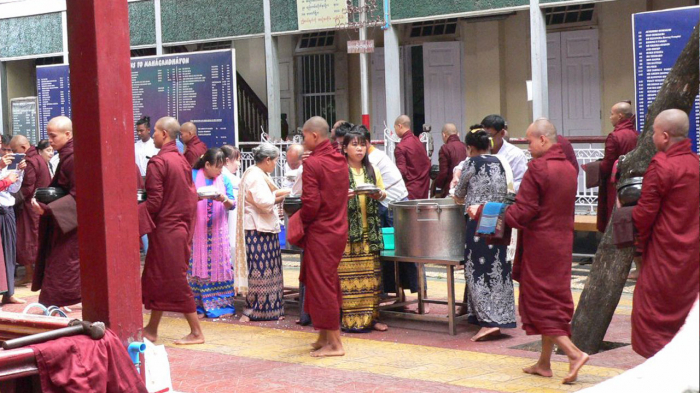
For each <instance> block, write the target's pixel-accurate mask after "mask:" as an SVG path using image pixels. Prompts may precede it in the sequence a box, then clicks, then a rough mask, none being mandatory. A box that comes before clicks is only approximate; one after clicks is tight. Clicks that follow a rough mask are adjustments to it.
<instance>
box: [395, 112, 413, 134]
mask: <svg viewBox="0 0 700 393" xmlns="http://www.w3.org/2000/svg"><path fill="white" fill-rule="evenodd" d="M394 131H395V132H396V135H398V136H399V137H403V136H404V135H406V134H407V133H408V132H409V131H411V118H410V117H408V116H406V115H401V116H399V117H397V118H396V121H394Z"/></svg>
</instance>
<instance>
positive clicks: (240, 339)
mask: <svg viewBox="0 0 700 393" xmlns="http://www.w3.org/2000/svg"><path fill="white" fill-rule="evenodd" d="M575 272H576V269H575ZM460 274H461V273H460ZM575 274H576V273H575ZM297 275H298V271H295V270H294V269H293V268H287V269H286V271H285V284H286V285H291V286H294V285H296V276H297ZM572 281H573V280H572ZM572 284H573V283H572ZM572 286H573V287H574V288H575V287H576V286H575V285H572ZM463 288H464V287H463V283H461V282H460V283H458V284H457V286H456V288H455V291H456V293H457V294H460V293H462V291H463ZM428 292H429V294H430V296H431V297H435V298H441V297H445V296H446V285H445V281H444V280H442V279H439V278H432V279H429V282H428ZM573 294H574V299H575V301H578V297H579V295H580V291H579V290H577V289H574V290H573ZM17 295H18V296H19V297H22V298H24V299H26V300H28V301H34V300H36V294H35V293H31V292H29V291H28V290H27V289H25V288H19V289H18V291H17ZM22 308H23V307H21V306H15V305H8V306H4V307H3V309H4V310H5V311H17V312H21V310H22ZM630 310H631V296H630V295H629V294H627V293H625V294H623V298H622V300H621V302H620V305H619V306H618V309H617V310H616V315H615V317H614V318H613V322H612V324H611V326H610V328H609V330H608V334H607V336H606V340H607V341H614V342H622V343H629V337H630V322H629V314H630ZM239 311H240V310H239ZM441 311H442V312H444V308H441V307H439V306H435V305H433V308H432V310H431V314H439V313H440V312H441ZM297 313H298V311H297V309H296V307H295V306H293V305H289V306H288V307H287V314H288V317H287V319H286V320H284V321H280V322H265V323H249V324H242V323H240V322H239V321H238V319H237V318H232V319H220V320H214V321H204V322H203V328H204V332H205V335H206V339H207V342H206V344H203V345H196V346H190V347H176V346H174V345H172V344H171V343H172V341H173V340H174V339H176V338H179V337H180V336H182V335H184V334H185V333H186V331H187V325H186V322H185V321H184V320H183V319H182V318H180V317H177V316H170V317H166V318H164V320H163V324H162V325H161V326H162V327H161V331H160V337H159V340H158V343H162V344H165V345H166V347H167V351H168V355H169V357H170V366H171V371H172V380H173V387H174V388H175V389H176V390H177V391H181V392H239V391H240V392H258V391H265V392H296V391H299V392H336V391H337V392H573V391H577V390H580V389H583V388H585V387H588V386H592V385H594V384H596V383H598V382H600V381H603V380H605V379H607V378H610V377H612V376H614V375H617V374H619V373H621V372H622V371H624V369H627V368H630V367H633V366H635V365H637V364H639V363H641V362H642V361H643V359H642V358H641V357H639V356H638V355H636V354H634V352H632V350H631V348H630V347H629V346H624V347H621V348H617V349H614V350H611V351H607V352H603V353H599V354H596V355H593V356H592V357H591V361H590V362H589V365H587V366H586V367H584V369H583V371H582V373H581V374H580V378H579V382H578V383H576V384H574V385H562V384H560V380H561V378H562V377H563V376H564V375H565V374H566V370H567V368H568V365H567V363H566V358H565V357H564V356H561V355H554V360H555V363H554V366H553V368H554V373H555V376H554V378H541V377H535V376H530V375H526V374H524V373H523V372H522V371H521V369H522V367H523V366H526V365H530V364H532V363H533V362H534V359H536V358H537V353H536V352H531V351H526V350H522V349H515V348H514V347H516V346H520V345H523V344H530V343H533V342H536V341H537V339H536V338H535V337H532V336H530V337H528V336H526V335H524V333H523V332H522V330H521V329H510V330H506V331H504V332H505V333H506V334H505V335H504V337H503V338H502V339H499V340H493V341H489V342H485V343H473V342H471V341H470V340H469V337H471V335H472V334H474V332H475V331H476V327H474V326H470V325H467V324H464V325H460V326H459V327H458V332H459V334H458V335H457V336H450V335H449V334H447V325H446V324H440V323H426V322H409V321H403V320H398V319H388V320H384V322H387V323H388V324H389V326H390V330H389V331H388V332H372V333H368V334H353V335H348V334H345V335H343V342H344V345H345V349H346V352H347V355H346V356H344V357H341V358H327V359H316V358H312V357H310V356H309V349H310V347H309V344H310V343H311V342H312V341H314V339H315V333H314V332H313V330H312V329H311V328H310V327H300V326H298V325H296V324H295V323H294V319H295V317H296V315H297ZM74 314H75V315H77V316H79V315H80V314H79V311H76V312H74ZM239 314H240V313H239ZM147 320H148V315H147V314H146V315H144V321H147Z"/></svg>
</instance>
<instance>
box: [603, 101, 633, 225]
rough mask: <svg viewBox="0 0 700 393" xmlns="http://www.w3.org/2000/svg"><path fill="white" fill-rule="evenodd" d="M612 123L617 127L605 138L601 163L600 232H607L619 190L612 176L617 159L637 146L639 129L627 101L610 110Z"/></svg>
mask: <svg viewBox="0 0 700 393" xmlns="http://www.w3.org/2000/svg"><path fill="white" fill-rule="evenodd" d="M610 123H611V124H612V125H613V127H615V129H614V130H613V132H611V133H610V135H608V137H607V138H606V139H605V155H604V156H603V161H602V162H601V163H600V186H599V187H598V217H597V222H596V226H597V228H598V231H599V232H605V228H606V227H607V226H608V222H609V221H610V217H611V216H612V211H613V207H614V206H615V197H616V195H617V190H616V189H615V183H617V180H616V179H614V178H613V177H612V171H613V166H614V165H615V161H617V159H618V158H620V156H621V155H624V154H627V153H629V152H630V151H632V149H634V148H635V147H637V137H638V135H639V134H638V133H637V130H635V128H634V113H633V112H632V106H631V105H630V104H629V103H627V102H618V103H617V104H615V105H613V107H612V109H611V110H610Z"/></svg>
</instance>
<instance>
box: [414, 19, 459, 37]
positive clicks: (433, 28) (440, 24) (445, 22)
mask: <svg viewBox="0 0 700 393" xmlns="http://www.w3.org/2000/svg"><path fill="white" fill-rule="evenodd" d="M456 32H457V18H452V19H442V20H431V21H425V22H416V23H414V24H412V25H411V35H410V36H411V37H433V36H438V35H452V34H455V33H456Z"/></svg>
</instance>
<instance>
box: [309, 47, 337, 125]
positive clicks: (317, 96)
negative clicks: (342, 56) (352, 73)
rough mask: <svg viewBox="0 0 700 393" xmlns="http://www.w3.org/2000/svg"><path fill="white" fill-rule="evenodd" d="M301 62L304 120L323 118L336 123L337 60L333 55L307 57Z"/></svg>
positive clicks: (330, 122)
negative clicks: (315, 117)
mask: <svg viewBox="0 0 700 393" xmlns="http://www.w3.org/2000/svg"><path fill="white" fill-rule="evenodd" d="M300 62H301V86H300V87H301V89H300V90H301V102H302V112H303V113H302V115H303V116H302V119H308V118H310V117H312V116H321V117H323V118H324V119H326V121H327V122H328V123H329V124H333V123H335V121H336V114H335V110H336V106H335V58H334V56H333V54H332V53H324V54H316V55H305V56H301V57H300Z"/></svg>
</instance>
